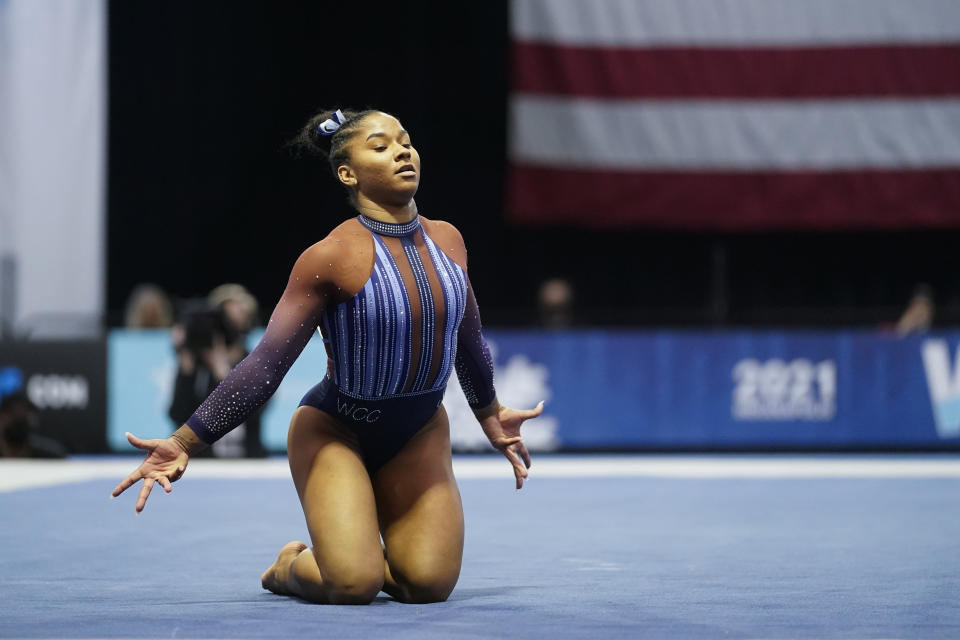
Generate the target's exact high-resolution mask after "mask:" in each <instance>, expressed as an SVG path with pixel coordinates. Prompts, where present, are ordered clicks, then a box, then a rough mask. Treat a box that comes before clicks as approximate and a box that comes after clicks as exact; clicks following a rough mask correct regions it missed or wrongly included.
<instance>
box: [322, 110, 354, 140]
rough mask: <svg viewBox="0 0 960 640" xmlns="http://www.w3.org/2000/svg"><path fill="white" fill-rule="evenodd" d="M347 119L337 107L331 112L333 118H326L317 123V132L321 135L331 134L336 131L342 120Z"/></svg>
mask: <svg viewBox="0 0 960 640" xmlns="http://www.w3.org/2000/svg"><path fill="white" fill-rule="evenodd" d="M346 121H347V118H346V117H345V116H344V115H343V112H342V111H340V109H337V110H336V111H334V112H333V118H332V119H331V118H327V119H326V120H324V121H323V122H321V123H320V124H319V125H317V133H319V134H320V135H322V136H332V135H333V134H334V133H336V132H337V129H339V128H340V127H341V126H342V125H343V123H344V122H346Z"/></svg>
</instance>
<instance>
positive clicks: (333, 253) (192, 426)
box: [111, 235, 355, 513]
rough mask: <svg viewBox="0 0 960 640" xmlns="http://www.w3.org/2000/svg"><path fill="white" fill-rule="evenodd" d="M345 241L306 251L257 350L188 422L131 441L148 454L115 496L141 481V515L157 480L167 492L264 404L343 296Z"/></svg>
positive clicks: (327, 242) (326, 242)
mask: <svg viewBox="0 0 960 640" xmlns="http://www.w3.org/2000/svg"><path fill="white" fill-rule="evenodd" d="M343 251H344V249H343V245H342V244H341V243H339V242H337V241H336V239H335V238H333V236H332V235H331V237H328V238H327V239H325V240H323V241H322V242H318V243H317V244H315V245H313V246H312V247H310V248H309V249H307V250H306V251H305V252H304V253H303V254H302V255H301V256H300V258H299V259H298V260H297V262H296V264H295V265H294V267H293V270H292V271H291V273H290V278H289V279H288V281H287V286H286V289H285V290H284V292H283V295H282V296H281V298H280V302H279V303H277V306H276V308H275V309H274V311H273V314H272V315H271V316H270V321H269V323H268V324H267V330H266V332H265V333H264V335H263V338H262V339H261V340H260V343H259V344H258V345H257V346H256V348H255V349H254V350H253V351H252V352H251V353H250V355H248V356H247V357H246V358H244V359H243V360H242V361H241V362H240V363H239V364H237V366H236V367H234V368H233V370H232V371H231V372H230V374H229V375H228V376H227V377H226V378H225V379H224V380H223V382H221V383H220V385H219V386H218V387H217V388H216V389H215V390H214V391H213V392H212V393H211V394H210V396H209V397H207V399H206V400H204V401H203V403H202V404H201V405H200V407H199V408H198V409H197V410H196V411H195V412H194V414H193V415H192V416H190V418H189V419H188V420H187V422H186V424H184V425H183V426H181V427H180V428H179V429H177V431H176V432H175V433H174V434H173V435H172V436H170V438H167V439H156V440H141V439H140V438H137V437H136V436H133V435H132V434H127V439H128V440H129V441H130V443H131V444H132V445H133V446H135V447H137V448H139V449H142V450H144V451H146V452H147V457H146V459H145V460H144V461H143V463H142V464H141V465H140V466H139V467H138V468H137V469H136V470H135V471H133V472H132V473H131V474H130V475H128V476H127V477H126V478H125V479H124V480H123V481H122V482H121V483H120V484H119V485H117V487H116V488H115V489H114V490H113V492H112V494H111V496H112V497H117V496H118V495H120V494H121V493H123V492H124V491H125V490H126V489H127V488H129V487H130V486H131V485H133V484H135V483H136V482H137V481H139V480H140V479H143V480H144V483H143V487H142V488H141V490H140V495H139V497H138V499H137V504H136V510H137V512H138V513H139V512H140V511H142V510H143V507H144V505H145V504H146V501H147V497H148V496H149V495H150V491H151V490H152V488H153V485H154V484H155V483H157V482H159V483H160V485H161V486H162V487H163V488H164V490H165V491H166V492H167V493H169V492H170V491H171V490H172V487H171V483H172V482H175V481H176V480H178V479H179V478H180V477H181V476H182V475H183V473H184V471H185V470H186V467H187V461H188V460H189V457H190V455H192V454H194V453H196V452H197V451H199V450H201V449H203V448H205V447H206V446H208V445H210V444H212V443H213V442H215V441H216V440H217V439H219V438H220V437H222V436H223V435H225V434H226V433H227V432H229V431H230V430H231V429H233V428H235V427H236V426H237V425H239V424H241V423H242V422H243V421H244V419H246V417H247V416H248V415H249V414H250V413H251V412H253V411H254V410H256V409H257V408H259V407H260V406H262V405H263V403H265V402H266V401H267V400H268V399H269V398H270V396H272V395H273V393H274V391H276V389H277V386H278V385H279V384H280V381H281V380H282V379H283V377H284V376H285V375H286V373H287V371H288V370H289V369H290V367H291V365H293V362H294V361H295V360H296V359H297V357H298V356H299V355H300V353H301V352H302V351H303V349H304V347H306V345H307V342H309V341H310V338H311V336H312V335H313V332H314V330H315V329H316V327H317V326H318V325H319V323H320V316H321V313H322V312H323V309H324V307H325V306H326V304H327V303H328V301H330V302H332V301H334V300H337V299H339V298H340V297H342V296H343V295H345V294H344V292H343V289H344V285H345V284H347V281H348V280H350V278H349V274H348V273H345V270H346V269H349V268H350V266H355V265H351V264H350V262H347V263H346V265H345V261H343V260H342V257H343V256H342V255H340V254H342V253H343Z"/></svg>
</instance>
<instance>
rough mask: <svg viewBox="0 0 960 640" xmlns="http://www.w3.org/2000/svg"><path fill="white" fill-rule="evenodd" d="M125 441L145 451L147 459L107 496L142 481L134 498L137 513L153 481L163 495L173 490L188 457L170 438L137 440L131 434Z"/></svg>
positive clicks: (114, 496)
mask: <svg viewBox="0 0 960 640" xmlns="http://www.w3.org/2000/svg"><path fill="white" fill-rule="evenodd" d="M127 440H128V441H129V442H130V444H132V445H133V446H135V447H136V448H137V449H142V450H144V451H146V452H147V457H146V458H145V459H144V461H143V462H142V463H141V464H140V466H139V467H137V468H136V469H135V470H134V471H133V473H131V474H130V475H128V476H127V477H126V478H124V479H123V482H121V483H120V484H118V485H117V486H116V488H115V489H114V490H113V492H112V493H111V494H110V497H111V498H116V497H117V496H119V495H120V494H121V493H123V492H124V491H126V490H127V489H128V488H129V487H131V486H132V485H134V484H136V483H137V482H138V481H139V480H140V479H143V487H141V489H140V495H139V496H138V497H137V506H136V510H137V513H140V512H141V511H143V508H144V506H146V504H147V498H148V497H150V491H151V490H152V489H153V485H154V484H155V483H157V482H159V483H160V486H161V487H163V490H164V491H166V492H167V493H170V492H171V491H173V487H172V486H171V483H172V482H176V481H177V480H179V479H180V476H182V475H183V472H184V471H186V470H187V461H188V460H189V459H190V456H189V455H188V454H187V452H186V451H185V450H184V449H183V447H182V446H181V445H180V444H179V443H178V442H177V441H176V440H175V439H173V438H165V439H155V440H141V439H140V438H138V437H137V436H135V435H133V434H132V433H128V434H127Z"/></svg>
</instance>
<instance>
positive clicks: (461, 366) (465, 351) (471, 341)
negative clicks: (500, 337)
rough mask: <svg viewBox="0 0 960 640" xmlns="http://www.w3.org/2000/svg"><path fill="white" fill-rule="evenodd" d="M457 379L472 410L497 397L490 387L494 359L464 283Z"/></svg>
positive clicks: (470, 287)
mask: <svg viewBox="0 0 960 640" xmlns="http://www.w3.org/2000/svg"><path fill="white" fill-rule="evenodd" d="M456 368H457V379H458V380H459V381H460V386H461V387H462V388H463V393H464V395H465V396H466V397H467V402H468V403H469V404H470V408H471V409H473V410H475V411H476V410H477V409H482V408H484V407H486V406H488V405H489V404H490V403H491V402H493V400H494V399H495V398H496V397H497V392H496V389H494V386H493V358H491V357H490V348H489V347H488V346H487V341H486V340H484V338H483V327H482V326H481V324H480V309H479V307H478V306H477V298H476V296H475V295H474V294H473V287H472V286H471V285H470V279H469V278H468V279H467V305H466V308H465V310H464V313H463V320H462V321H461V322H460V329H459V331H458V332H457V360H456Z"/></svg>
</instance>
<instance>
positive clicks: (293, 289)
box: [187, 252, 327, 444]
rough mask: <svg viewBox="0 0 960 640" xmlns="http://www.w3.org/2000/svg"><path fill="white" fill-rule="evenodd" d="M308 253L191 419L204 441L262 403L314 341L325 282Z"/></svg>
mask: <svg viewBox="0 0 960 640" xmlns="http://www.w3.org/2000/svg"><path fill="white" fill-rule="evenodd" d="M306 256H307V253H306V252H305V253H304V255H303V256H301V258H300V259H299V260H298V261H297V264H296V265H295V266H294V268H293V272H292V273H291V274H290V279H289V280H288V282H287V287H286V289H285V290H284V292H283V296H282V297H281V298H280V302H279V303H278V304H277V306H276V308H275V309H274V311H273V314H272V315H271V316H270V322H269V323H268V324H267V330H266V332H265V333H264V335H263V338H262V339H261V340H260V343H259V344H257V346H256V348H255V349H254V350H253V351H252V352H251V353H250V355H248V356H247V357H246V358H244V359H243V360H242V361H241V362H240V363H239V364H237V366H236V367H234V368H233V370H232V371H231V372H230V374H229V375H227V377H226V378H224V380H223V382H221V383H220V385H219V386H218V387H217V388H216V389H215V390H214V391H213V393H211V394H210V395H209V396H208V397H207V399H206V400H204V401H203V403H202V404H201V405H200V407H199V408H198V409H197V410H196V411H195V412H194V414H193V415H192V416H190V418H188V419H187V425H188V426H189V427H190V428H191V429H193V431H194V432H195V433H196V434H197V436H199V437H200V439H201V440H203V441H204V442H206V443H208V444H212V443H213V442H215V441H216V440H218V439H219V438H221V437H223V436H224V435H225V434H226V433H227V432H229V431H230V430H231V429H234V428H235V427H237V426H238V425H239V424H241V423H242V422H243V421H244V420H245V419H246V418H247V416H248V415H249V414H250V413H252V412H253V411H254V410H255V409H257V408H258V407H260V406H262V405H263V403H265V402H266V401H267V400H268V399H269V398H270V396H272V395H273V392H274V391H276V389H277V386H278V385H279V384H280V381H281V380H282V379H283V377H284V376H285V375H286V373H287V371H288V370H289V369H290V367H291V366H292V365H293V362H294V361H295V360H296V359H297V357H298V356H299V355H300V352H301V351H303V349H304V347H306V346H307V342H309V341H310V338H311V336H312V335H313V332H314V330H315V329H316V327H317V326H318V324H319V322H320V314H321V313H322V311H323V307H324V304H325V301H326V297H327V293H326V286H327V282H326V280H325V278H326V275H325V274H324V275H321V274H320V273H317V269H315V268H313V267H312V266H311V261H310V260H309V259H307V258H306ZM313 262H316V261H313Z"/></svg>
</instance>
